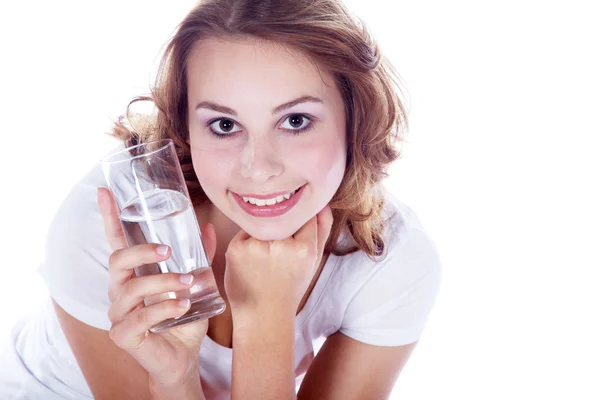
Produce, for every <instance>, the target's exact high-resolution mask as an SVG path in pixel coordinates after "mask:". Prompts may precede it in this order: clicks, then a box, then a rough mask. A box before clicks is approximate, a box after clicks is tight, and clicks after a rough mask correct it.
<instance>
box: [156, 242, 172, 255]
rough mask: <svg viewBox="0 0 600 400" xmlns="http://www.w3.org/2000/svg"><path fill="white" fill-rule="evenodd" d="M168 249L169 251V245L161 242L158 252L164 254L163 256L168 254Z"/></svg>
mask: <svg viewBox="0 0 600 400" xmlns="http://www.w3.org/2000/svg"><path fill="white" fill-rule="evenodd" d="M168 251H169V246H165V245H164V244H161V245H160V246H158V247H157V248H156V253H157V254H158V255H159V256H163V257H164V256H166V255H167V252H168Z"/></svg>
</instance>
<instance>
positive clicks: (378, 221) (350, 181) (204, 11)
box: [110, 0, 407, 258]
mask: <svg viewBox="0 0 600 400" xmlns="http://www.w3.org/2000/svg"><path fill="white" fill-rule="evenodd" d="M232 36H233V37H240V36H243V37H253V38H257V39H261V40H266V41H270V42H275V43H278V44H280V45H284V46H289V47H290V48H294V49H295V50H299V51H300V52H302V53H303V54H306V55H307V56H308V57H309V59H311V60H312V61H313V62H315V63H316V64H317V65H318V66H319V67H320V68H324V69H326V70H328V71H330V72H331V73H332V74H333V76H334V78H335V80H336V84H337V85H338V88H339V90H340V91H341V93H342V97H343V99H344V103H345V112H346V129H347V164H346V170H345V173H344V177H343V180H342V183H341V185H340V187H339V189H338V190H337V192H336V194H335V195H334V197H333V199H332V201H331V203H330V207H331V209H332V212H333V216H334V223H333V226H332V229H331V234H330V238H329V240H328V243H327V245H326V251H327V252H331V253H333V254H335V255H345V254H349V253H352V252H355V251H357V250H362V251H363V252H365V253H366V254H367V255H368V256H369V257H371V258H374V257H375V256H380V255H382V254H384V252H385V242H384V238H383V226H384V222H385V221H384V220H383V215H382V211H383V200H384V199H383V193H382V190H381V181H382V179H383V178H385V177H386V176H387V172H386V171H387V168H388V166H389V165H390V164H391V163H392V162H393V161H395V160H396V159H398V158H399V157H400V154H401V152H400V151H399V149H398V148H397V144H398V142H400V141H401V140H402V139H403V134H404V133H405V132H406V130H407V113H406V109H405V106H404V104H403V101H402V98H403V97H402V96H401V95H402V88H401V85H400V82H401V80H400V77H399V75H398V74H397V73H396V71H395V69H394V67H393V66H392V65H391V63H390V62H389V60H388V59H387V58H385V57H384V56H383V55H382V54H381V53H380V51H379V47H378V46H377V44H376V43H375V41H374V39H373V36H372V35H371V34H370V33H369V31H368V29H367V28H366V27H365V24H364V23H363V22H362V21H361V20H360V19H359V18H357V17H356V16H354V15H353V14H351V13H350V12H349V11H348V10H347V8H346V7H345V6H344V5H343V4H342V3H341V1H337V0H252V1H249V0H204V1H201V2H199V3H198V4H197V5H196V7H195V8H194V9H192V10H191V11H190V12H189V14H188V15H187V16H186V17H185V18H184V19H183V21H182V22H181V23H180V24H179V26H178V27H177V29H176V31H175V33H174V35H173V37H172V38H171V39H170V40H169V42H168V43H167V46H166V49H165V51H164V54H163V56H162V58H161V61H160V64H159V68H158V73H157V76H156V81H155V83H154V86H153V87H151V95H149V96H138V97H136V98H134V99H133V100H132V101H131V102H130V103H129V104H128V106H127V108H126V112H125V114H124V115H121V116H120V117H119V118H118V120H117V121H116V122H115V124H114V127H113V129H112V132H111V133H110V134H111V135H113V136H115V137H117V138H120V139H122V140H124V141H125V144H126V145H134V144H138V143H143V142H146V141H150V140H156V139H162V138H170V139H172V140H173V141H174V143H175V146H176V149H177V152H178V154H179V157H180V162H181V166H182V169H183V172H184V176H185V179H186V182H187V186H188V190H189V193H190V196H191V197H192V201H193V203H194V205H195V206H197V205H201V204H205V203H207V202H209V200H208V198H207V197H206V195H205V193H204V191H203V190H202V187H201V185H200V182H199V181H198V179H197V177H196V174H195V172H194V169H193V166H192V158H191V154H190V147H189V145H188V135H189V131H188V113H187V109H188V107H187V82H186V73H185V72H186V66H187V58H188V56H189V54H190V51H191V49H192V47H193V45H194V44H195V43H196V42H197V41H198V40H201V39H206V38H209V37H232ZM138 101H152V102H153V103H154V105H155V109H156V112H155V113H153V114H148V115H144V114H133V113H131V112H130V106H131V105H132V104H133V103H135V102H138ZM344 232H345V233H346V234H347V235H346V237H347V238H351V239H352V240H350V241H339V240H338V239H339V238H340V235H342V233H344ZM343 242H345V244H343Z"/></svg>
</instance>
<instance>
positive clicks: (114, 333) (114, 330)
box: [108, 324, 122, 347]
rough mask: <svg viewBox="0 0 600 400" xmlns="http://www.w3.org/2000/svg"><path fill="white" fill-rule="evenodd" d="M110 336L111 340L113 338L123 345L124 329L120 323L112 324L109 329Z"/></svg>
mask: <svg viewBox="0 0 600 400" xmlns="http://www.w3.org/2000/svg"><path fill="white" fill-rule="evenodd" d="M108 337H110V340H112V341H113V342H114V343H115V344H116V345H117V346H119V347H121V337H122V330H121V329H120V325H118V324H117V325H113V326H111V328H110V330H109V331H108Z"/></svg>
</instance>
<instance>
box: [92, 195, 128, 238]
mask: <svg viewBox="0 0 600 400" xmlns="http://www.w3.org/2000/svg"><path fill="white" fill-rule="evenodd" d="M98 207H99V208H100V214H102V220H103V221H104V233H105V234H106V237H107V238H108V242H109V243H110V247H111V248H112V249H113V250H118V249H122V248H124V247H127V240H126V239H125V234H124V233H123V228H122V227H121V220H120V219H119V208H118V207H117V203H116V201H115V199H114V196H113V195H112V193H111V191H110V190H109V189H107V188H104V187H101V188H98Z"/></svg>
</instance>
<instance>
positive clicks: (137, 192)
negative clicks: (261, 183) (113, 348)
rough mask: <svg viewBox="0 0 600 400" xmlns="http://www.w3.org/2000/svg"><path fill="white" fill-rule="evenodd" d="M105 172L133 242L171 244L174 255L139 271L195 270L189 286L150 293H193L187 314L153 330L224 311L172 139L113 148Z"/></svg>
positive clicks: (142, 273)
mask: <svg viewBox="0 0 600 400" xmlns="http://www.w3.org/2000/svg"><path fill="white" fill-rule="evenodd" d="M101 165H102V170H103V172H104V177H105V178H106V182H107V183H108V187H109V188H110V189H111V190H112V192H113V194H114V196H115V199H116V201H117V204H118V206H119V210H120V220H121V225H122V227H123V232H124V233H125V237H126V239H127V243H128V245H129V246H135V245H138V244H145V243H160V244H165V245H168V246H169V247H171V257H169V259H168V260H165V261H160V262H158V263H155V264H145V265H142V266H140V267H137V268H135V274H136V276H145V275H154V274H164V273H168V272H175V273H181V274H191V275H192V276H193V277H194V281H193V285H192V286H191V287H190V288H189V289H186V290H181V291H177V292H166V293H162V294H158V295H153V296H149V297H146V298H145V299H144V304H145V305H146V306H149V305H151V304H155V303H158V302H160V301H163V300H165V299H181V298H188V299H190V302H191V307H190V309H189V310H188V312H186V313H185V314H184V315H183V316H181V317H178V318H170V319H167V320H165V321H162V322H160V323H158V324H157V325H155V326H153V327H152V328H151V329H150V331H151V332H160V331H162V330H165V329H167V328H170V327H173V326H177V325H181V324H185V323H187V322H191V321H195V320H198V319H203V318H210V317H212V316H214V315H217V314H220V313H222V312H223V311H225V302H224V301H223V298H222V297H221V296H220V294H219V290H218V288H217V284H216V282H215V278H214V274H213V271H212V268H211V265H210V262H209V260H208V256H207V254H206V251H205V249H204V245H203V243H202V234H201V233H200V228H199V225H198V221H197V219H196V214H195V212H194V207H193V205H192V201H191V199H190V196H189V193H188V190H187V186H186V184H185V179H184V177H183V173H182V171H181V166H180V164H179V159H178V157H177V153H176V151H175V146H174V145H173V141H172V140H170V139H163V140H157V141H152V142H147V143H143V144H138V145H136V146H132V147H128V148H126V149H124V150H120V151H117V152H115V153H112V154H110V155H108V156H106V157H105V158H103V159H102V161H101Z"/></svg>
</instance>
